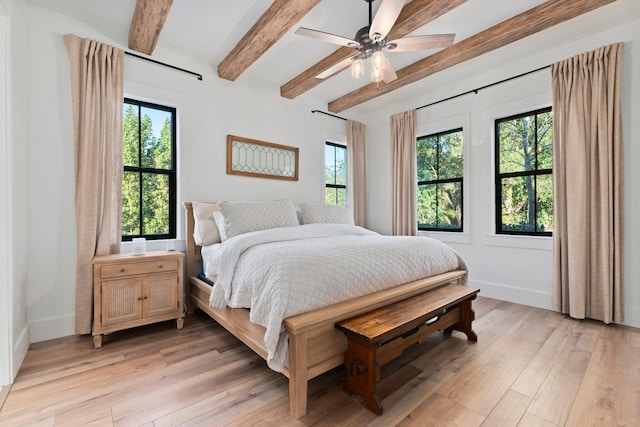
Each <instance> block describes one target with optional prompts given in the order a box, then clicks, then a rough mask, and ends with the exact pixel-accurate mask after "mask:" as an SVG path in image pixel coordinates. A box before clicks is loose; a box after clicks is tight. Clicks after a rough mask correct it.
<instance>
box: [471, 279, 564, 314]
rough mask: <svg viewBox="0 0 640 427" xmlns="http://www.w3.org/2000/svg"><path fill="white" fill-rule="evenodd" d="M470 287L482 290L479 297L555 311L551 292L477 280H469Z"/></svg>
mask: <svg viewBox="0 0 640 427" xmlns="http://www.w3.org/2000/svg"><path fill="white" fill-rule="evenodd" d="M469 286H471V287H474V288H480V293H479V295H480V296H483V297H488V298H493V299H498V300H501V301H508V302H514V303H516V304H522V305H528V306H531V307H537V308H543V309H545V310H552V309H553V308H552V307H553V294H552V293H551V292H540V291H534V290H531V289H523V288H514V287H512V286H506V285H500V284H497V283H488V282H481V281H477V280H469Z"/></svg>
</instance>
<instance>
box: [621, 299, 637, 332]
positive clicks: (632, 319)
mask: <svg viewBox="0 0 640 427" xmlns="http://www.w3.org/2000/svg"><path fill="white" fill-rule="evenodd" d="M622 324H623V325H626V326H632V327H634V328H640V305H635V306H633V305H632V306H631V307H629V306H626V307H625V311H624V322H622Z"/></svg>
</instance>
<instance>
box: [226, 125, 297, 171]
mask: <svg viewBox="0 0 640 427" xmlns="http://www.w3.org/2000/svg"><path fill="white" fill-rule="evenodd" d="M227 174H230V175H244V176H254V177H259V178H273V179H285V180H289V181H297V180H298V147H289V146H287V145H280V144H273V143H271V142H265V141H259V140H257V139H250V138H243V137H241V136H236V135H227Z"/></svg>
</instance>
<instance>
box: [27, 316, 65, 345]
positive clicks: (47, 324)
mask: <svg viewBox="0 0 640 427" xmlns="http://www.w3.org/2000/svg"><path fill="white" fill-rule="evenodd" d="M29 325H30V326H31V342H32V343H33V342H40V341H46V340H52V339H54V338H60V337H67V336H69V335H74V334H75V333H76V332H75V315H73V314H69V315H66V316H58V317H52V318H49V319H37V320H31V321H30V322H29Z"/></svg>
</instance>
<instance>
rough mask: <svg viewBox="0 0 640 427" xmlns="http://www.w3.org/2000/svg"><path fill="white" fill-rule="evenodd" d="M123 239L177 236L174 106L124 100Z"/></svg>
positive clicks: (169, 237) (151, 238) (170, 237)
mask: <svg viewBox="0 0 640 427" xmlns="http://www.w3.org/2000/svg"><path fill="white" fill-rule="evenodd" d="M122 139H123V163H124V175H123V180H122V240H124V241H127V240H131V239H133V238H134V237H145V238H146V239H148V240H154V239H174V238H175V237H176V109H175V108H171V107H166V106H163V105H156V104H151V103H148V102H142V101H136V100H133V99H125V100H124V106H123V135H122Z"/></svg>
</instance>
